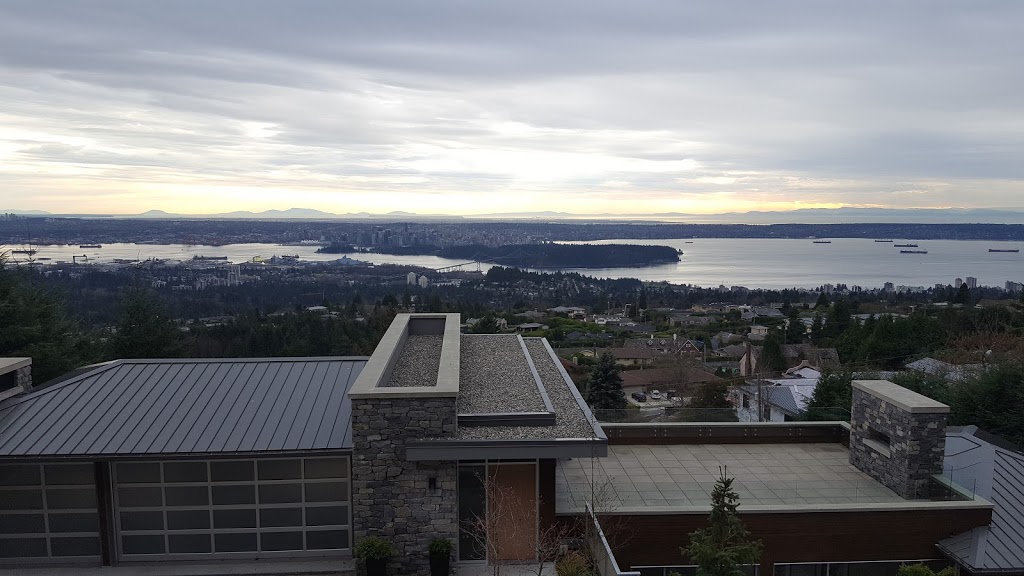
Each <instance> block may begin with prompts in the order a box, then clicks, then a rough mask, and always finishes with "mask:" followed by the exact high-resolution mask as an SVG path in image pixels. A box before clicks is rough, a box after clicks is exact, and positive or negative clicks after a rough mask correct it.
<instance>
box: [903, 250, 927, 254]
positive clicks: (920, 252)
mask: <svg viewBox="0 0 1024 576" xmlns="http://www.w3.org/2000/svg"><path fill="white" fill-rule="evenodd" d="M927 253H928V251H927V250H900V254H927Z"/></svg>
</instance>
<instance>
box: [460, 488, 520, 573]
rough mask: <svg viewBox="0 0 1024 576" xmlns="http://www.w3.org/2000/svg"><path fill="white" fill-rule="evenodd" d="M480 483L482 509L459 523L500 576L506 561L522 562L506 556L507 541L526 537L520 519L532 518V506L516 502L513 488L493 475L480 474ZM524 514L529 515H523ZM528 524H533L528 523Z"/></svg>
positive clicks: (493, 571)
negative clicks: (483, 497) (484, 503)
mask: <svg viewBox="0 0 1024 576" xmlns="http://www.w3.org/2000/svg"><path fill="white" fill-rule="evenodd" d="M481 476H482V478H481V483H482V484H483V486H484V489H485V490H486V494H487V506H486V507H485V509H484V510H483V511H482V512H480V513H478V514H474V515H473V516H472V517H471V518H469V519H467V520H466V521H465V522H464V523H463V526H462V529H463V531H464V532H465V533H466V534H468V535H469V536H470V538H471V539H472V540H473V541H474V543H475V544H476V545H477V546H478V547H479V549H481V550H484V551H485V553H486V557H487V562H488V564H489V565H490V566H491V573H492V574H493V576H501V569H502V567H504V566H505V565H507V564H522V563H523V562H524V560H523V559H518V558H507V557H506V556H507V554H508V552H509V551H508V550H507V543H508V542H517V541H519V540H520V539H521V538H524V537H528V535H527V534H525V533H524V531H523V530H522V526H523V525H524V520H527V519H530V520H532V519H534V518H535V515H536V513H537V511H536V509H535V508H534V509H532V510H531V509H529V508H527V507H525V506H521V505H520V504H519V500H518V498H516V494H515V493H514V490H513V489H512V488H511V487H510V486H503V485H501V484H500V483H499V482H496V481H495V474H493V473H490V472H485V473H483V474H481ZM526 515H529V518H527V516H526ZM529 524H531V525H533V523H532V522H529Z"/></svg>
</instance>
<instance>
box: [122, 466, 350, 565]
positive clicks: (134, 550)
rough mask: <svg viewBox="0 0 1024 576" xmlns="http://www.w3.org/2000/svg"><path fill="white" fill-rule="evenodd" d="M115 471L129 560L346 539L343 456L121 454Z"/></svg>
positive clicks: (318, 549)
mask: <svg viewBox="0 0 1024 576" xmlns="http://www.w3.org/2000/svg"><path fill="white" fill-rule="evenodd" d="M114 477H115V483H116V487H115V491H114V492H115V502H116V520H117V529H118V542H119V546H120V554H121V557H122V558H124V559H127V560H135V559H138V560H145V559H153V558H154V557H157V556H185V557H202V556H211V555H226V556H234V557H238V556H252V557H256V556H263V555H283V556H287V555H305V554H311V555H315V554H323V553H324V552H330V551H332V550H347V549H348V548H349V547H350V544H349V541H350V538H351V537H350V528H349V516H350V508H349V462H348V458H347V457H334V458H277V459H266V460H209V461H176V462H124V463H118V464H115V470H114Z"/></svg>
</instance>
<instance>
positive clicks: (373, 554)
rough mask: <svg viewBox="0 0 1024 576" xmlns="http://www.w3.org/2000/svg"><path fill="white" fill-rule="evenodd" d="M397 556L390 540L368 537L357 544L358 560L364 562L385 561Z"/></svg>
mask: <svg viewBox="0 0 1024 576" xmlns="http://www.w3.org/2000/svg"><path fill="white" fill-rule="evenodd" d="M394 554H395V549H394V547H393V546H392V545H391V542H390V541H389V540H386V539H384V538H381V537H380V536H367V537H366V538H363V539H362V540H360V541H359V542H357V543H356V558H362V559H363V560H383V559H385V558H390V557H391V556H393V555H394Z"/></svg>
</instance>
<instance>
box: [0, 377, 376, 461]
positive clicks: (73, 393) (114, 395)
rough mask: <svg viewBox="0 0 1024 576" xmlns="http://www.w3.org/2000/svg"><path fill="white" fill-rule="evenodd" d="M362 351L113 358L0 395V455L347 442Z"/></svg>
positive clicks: (318, 446) (269, 448) (272, 448)
mask: <svg viewBox="0 0 1024 576" xmlns="http://www.w3.org/2000/svg"><path fill="white" fill-rule="evenodd" d="M365 364H366V359H365V358H252V359H230V360H225V359H214V360H196V359H188V360H118V361H115V362H111V363H109V364H106V365H103V366H100V367H98V368H96V369H95V370H92V371H90V372H87V373H85V374H81V375H78V376H76V377H74V378H71V379H68V380H65V381H61V382H58V383H55V384H52V385H49V386H45V387H42V388H37V389H35V390H32V391H30V392H27V393H25V394H20V395H18V396H14V397H12V398H8V399H7V400H4V401H3V402H0V458H4V457H26V456H27V457H33V456H36V457H62V456H66V457H75V456H112V457H113V456H130V455H147V454H148V455H153V454H216V453H239V452H276V451H287V450H327V449H344V448H351V443H352V422H351V416H352V409H351V403H350V402H349V399H348V396H347V392H348V390H349V387H350V386H351V385H352V383H353V382H354V381H355V379H356V377H357V376H358V375H359V372H360V371H361V370H362V368H363V366H364V365H365Z"/></svg>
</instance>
